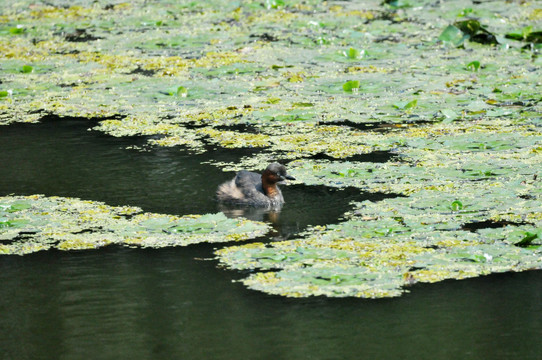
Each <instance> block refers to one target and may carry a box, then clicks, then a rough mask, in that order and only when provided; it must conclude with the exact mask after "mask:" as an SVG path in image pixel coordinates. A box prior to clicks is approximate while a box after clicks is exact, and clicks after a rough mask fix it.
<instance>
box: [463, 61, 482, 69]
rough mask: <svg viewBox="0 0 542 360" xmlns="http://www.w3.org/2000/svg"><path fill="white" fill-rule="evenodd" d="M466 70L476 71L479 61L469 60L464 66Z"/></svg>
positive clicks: (478, 67)
mask: <svg viewBox="0 0 542 360" xmlns="http://www.w3.org/2000/svg"><path fill="white" fill-rule="evenodd" d="M465 67H466V68H467V70H469V71H472V72H476V71H478V69H480V62H479V61H471V62H470V63H468V64H467V65H466V66H465Z"/></svg>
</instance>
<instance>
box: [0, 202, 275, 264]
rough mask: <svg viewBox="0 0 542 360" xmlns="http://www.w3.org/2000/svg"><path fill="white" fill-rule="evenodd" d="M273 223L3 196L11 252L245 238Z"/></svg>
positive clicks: (2, 234) (0, 244)
mask: <svg viewBox="0 0 542 360" xmlns="http://www.w3.org/2000/svg"><path fill="white" fill-rule="evenodd" d="M268 229H269V226H268V225H266V224H263V223H259V222H254V221H249V220H244V219H228V218H226V216H225V215H224V214H222V213H218V214H206V215H186V216H173V215H165V214H155V213H146V212H143V211H142V210H141V209H140V208H137V207H130V206H117V207H115V206H108V205H105V204H103V203H100V202H94V201H84V200H79V199H74V198H63V197H45V196H40V195H34V196H5V197H0V254H8V255H10V254H18V255H24V254H28V253H32V252H36V251H41V250H47V249H51V248H56V249H59V250H83V249H96V248H99V247H103V246H107V245H111V244H116V245H123V246H137V247H151V248H160V247H165V246H186V245H191V244H197V243H201V242H211V243H213V242H230V241H241V240H247V239H251V238H255V237H258V236H262V235H264V234H265V233H266V232H267V231H268Z"/></svg>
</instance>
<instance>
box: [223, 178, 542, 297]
mask: <svg viewBox="0 0 542 360" xmlns="http://www.w3.org/2000/svg"><path fill="white" fill-rule="evenodd" d="M469 190H472V188H468V189H462V191H464V193H462V192H460V191H435V190H424V191H419V192H417V193H415V194H412V195H411V196H409V197H398V198H392V199H385V200H383V201H380V202H377V203H373V202H370V201H365V202H362V203H359V204H357V208H356V210H355V211H353V212H352V213H351V214H349V215H348V220H347V221H344V222H342V223H339V224H336V225H328V226H325V227H317V228H313V229H311V230H309V231H307V232H306V233H305V234H304V236H303V237H301V238H299V239H296V240H289V241H282V242H273V243H269V244H264V243H255V244H254V243H253V244H247V245H242V246H232V247H227V248H224V249H221V250H218V251H217V252H216V254H217V255H218V258H219V259H220V261H221V262H222V263H224V264H225V265H226V266H228V267H230V268H232V269H238V270H253V271H255V272H254V273H253V274H251V275H250V276H249V277H248V278H246V279H243V280H241V281H242V282H243V283H244V284H245V285H246V286H248V287H249V288H251V289H254V290H260V291H263V292H266V293H269V294H275V295H283V296H289V297H306V296H322V295H323V296H330V297H345V296H352V297H363V298H381V297H394V296H399V295H401V294H402V293H404V292H407V291H408V289H409V287H410V286H411V285H413V284H415V283H431V282H437V281H442V280H446V279H464V278H469V277H476V276H481V275H488V274H491V273H498V272H506V271H525V270H534V269H542V205H541V202H540V186H539V185H538V197H537V198H536V199H532V200H525V199H522V198H517V200H516V201H515V202H514V201H510V200H511V196H510V194H509V192H514V190H512V189H506V188H502V187H501V188H499V189H497V190H496V191H494V190H490V189H487V190H486V191H485V192H484V193H483V194H482V193H480V194H479V195H481V197H477V196H473V195H470V194H469Z"/></svg>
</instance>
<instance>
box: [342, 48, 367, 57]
mask: <svg viewBox="0 0 542 360" xmlns="http://www.w3.org/2000/svg"><path fill="white" fill-rule="evenodd" d="M344 56H346V57H347V58H349V59H359V58H360V57H362V56H363V52H362V51H359V50H357V49H354V48H350V49H348V50H346V51H345V52H344Z"/></svg>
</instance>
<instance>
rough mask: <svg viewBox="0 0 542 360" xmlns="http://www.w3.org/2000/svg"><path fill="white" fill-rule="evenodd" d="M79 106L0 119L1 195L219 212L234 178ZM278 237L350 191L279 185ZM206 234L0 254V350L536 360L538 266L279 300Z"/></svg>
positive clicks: (1, 353)
mask: <svg viewBox="0 0 542 360" xmlns="http://www.w3.org/2000/svg"><path fill="white" fill-rule="evenodd" d="M91 125H92V124H91V123H89V122H87V121H80V120H76V119H71V120H63V121H48V122H45V123H42V124H36V125H23V124H15V125H11V126H9V127H1V128H0V152H1V154H2V166H1V167H0V195H6V194H35V193H41V194H46V195H58V196H74V197H80V198H83V199H89V200H98V201H104V202H106V203H107V204H109V205H135V206H140V207H142V208H143V209H144V210H146V211H153V212H164V213H171V214H179V215H182V214H189V213H195V214H203V213H208V212H216V211H218V210H219V206H218V204H217V203H216V202H215V201H214V199H213V194H214V190H215V189H216V186H217V185H218V184H219V183H221V182H222V181H225V180H227V179H229V178H231V177H232V176H233V174H231V173H223V172H221V171H220V170H219V169H217V168H215V167H213V166H210V165H205V164H202V162H204V161H206V160H209V159H219V157H225V158H226V157H227V160H229V161H231V160H232V157H235V156H239V154H235V153H228V154H224V153H222V152H211V153H210V154H207V155H205V156H194V155H190V154H188V153H186V152H183V151H181V150H180V149H179V148H172V149H164V148H160V149H154V148H152V149H150V151H147V152H138V151H133V150H126V149H125V147H126V146H129V145H142V140H141V139H139V138H121V139H116V138H112V137H109V136H104V135H102V134H100V133H97V132H89V131H86V129H87V128H89V127H90V126H91ZM283 192H284V196H285V198H286V200H287V204H286V205H285V207H284V209H283V211H282V212H281V213H280V214H279V217H278V220H277V221H276V224H275V233H274V235H273V236H275V237H277V238H288V237H292V236H294V235H295V233H296V232H298V231H302V230H303V229H305V228H306V227H307V226H308V225H318V224H326V223H334V222H337V218H338V217H340V216H341V214H343V213H344V212H345V211H346V210H347V209H348V208H349V206H348V202H349V201H352V200H362V199H366V198H369V197H368V195H367V194H360V193H359V192H357V191H354V190H347V191H332V190H329V189H325V188H317V187H314V188H310V187H304V186H302V185H296V186H287V187H284V190H283ZM215 246H216V245H208V244H202V245H196V246H189V247H185V248H166V249H157V250H153V249H127V248H121V247H109V248H104V249H100V250H95V251H75V252H60V251H47V252H41V253H36V254H32V255H27V256H23V257H20V256H2V257H0V284H1V293H0V294H1V296H0V311H1V314H2V316H1V317H0V359H119V358H120V359H124V358H129V359H361V358H367V359H511V358H518V359H540V357H541V354H542V345H541V344H542V343H541V342H540V341H539V339H538V338H539V334H541V333H542V316H541V314H542V272H541V271H532V272H525V273H507V274H496V275H491V276H487V277H483V278H477V279H471V280H463V281H445V282H442V283H438V284H418V285H416V286H415V287H414V288H413V289H412V290H413V291H412V293H410V294H406V295H404V296H403V297H401V298H397V299H384V300H361V299H327V298H309V299H287V298H281V297H277V296H269V295H265V294H262V293H259V292H255V291H251V290H247V289H246V288H245V287H244V286H243V285H242V284H240V283H236V282H232V280H235V279H239V278H241V277H243V276H245V275H246V274H241V273H238V272H235V271H230V270H225V269H221V268H218V267H217V263H216V262H215V261H214V260H205V259H209V258H210V257H212V251H213V248H214V247H215Z"/></svg>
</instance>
